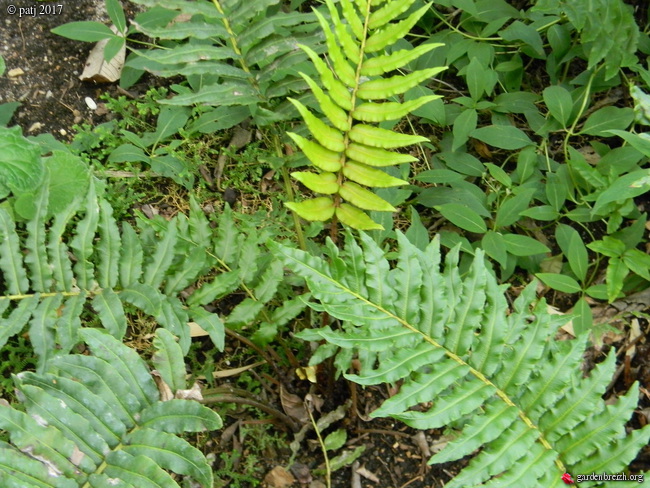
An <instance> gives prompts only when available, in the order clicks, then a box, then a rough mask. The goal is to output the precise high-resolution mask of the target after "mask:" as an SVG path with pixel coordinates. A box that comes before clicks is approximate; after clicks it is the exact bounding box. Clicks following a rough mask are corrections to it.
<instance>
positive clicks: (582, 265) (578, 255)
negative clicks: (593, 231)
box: [566, 232, 589, 282]
mask: <svg viewBox="0 0 650 488" xmlns="http://www.w3.org/2000/svg"><path fill="white" fill-rule="evenodd" d="M566 257H567V260H568V261H569V266H570V267H571V271H573V273H574V274H575V275H576V277H577V278H578V279H579V280H580V281H582V282H584V281H585V279H586V278H587V270H588V269H589V256H588V254H587V248H586V247H585V244H584V242H582V238H581V237H580V234H578V233H577V232H576V233H575V234H572V235H571V240H570V242H569V249H568V253H567V254H566Z"/></svg>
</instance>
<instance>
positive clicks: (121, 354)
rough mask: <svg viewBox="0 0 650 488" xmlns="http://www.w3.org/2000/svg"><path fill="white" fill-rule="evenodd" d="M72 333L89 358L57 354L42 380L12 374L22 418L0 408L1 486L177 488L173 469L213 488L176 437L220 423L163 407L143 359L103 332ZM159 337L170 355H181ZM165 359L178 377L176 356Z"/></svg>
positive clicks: (179, 405) (188, 405)
mask: <svg viewBox="0 0 650 488" xmlns="http://www.w3.org/2000/svg"><path fill="white" fill-rule="evenodd" d="M161 330H162V331H164V332H165V333H167V331H165V330H164V329H161ZM80 335H81V338H82V339H83V340H84V341H85V342H86V343H87V344H88V346H89V348H90V351H92V353H93V355H91V356H87V355H80V354H76V355H64V356H59V357H57V358H54V359H50V360H47V361H46V363H45V365H46V368H45V371H44V372H43V373H38V374H37V373H33V372H23V373H19V374H17V375H15V376H14V382H15V384H16V388H17V395H18V397H19V399H20V400H21V402H22V403H23V405H24V409H25V411H26V412H23V411H19V410H17V409H14V408H13V407H10V406H0V428H1V429H3V431H6V432H7V433H8V435H9V439H10V443H5V442H2V443H0V485H1V486H2V487H3V488H5V487H6V488H108V487H121V488H179V484H178V483H177V482H176V481H175V479H174V478H173V477H172V476H171V474H170V472H171V473H177V475H182V476H184V477H187V478H191V479H192V480H193V483H198V485H199V486H202V487H204V488H211V487H212V485H213V481H214V479H213V474H212V470H211V468H210V465H209V464H208V461H207V460H206V458H205V456H204V455H203V453H201V451H199V450H198V449H196V448H195V447H193V446H192V445H190V444H189V443H188V442H187V441H186V440H184V439H182V438H181V437H178V436H177V434H183V433H185V432H201V431H205V430H214V429H218V428H221V426H222V421H221V418H220V417H219V416H218V415H217V414H216V413H214V412H213V411H212V410H210V409H209V408H207V407H204V406H203V405H201V404H200V403H198V402H196V401H191V400H179V399H173V400H166V401H163V400H161V399H160V396H161V395H160V393H159V391H158V388H157V387H156V383H155V382H154V380H153V377H152V375H151V373H150V371H149V369H148V368H147V366H146V364H145V363H144V361H143V360H142V359H141V358H140V357H139V355H138V354H137V353H136V352H135V351H134V350H132V349H130V348H128V347H127V346H125V345H123V344H122V343H121V342H120V341H118V340H116V339H115V338H113V337H112V336H111V335H109V334H108V333H106V332H103V331H101V330H98V329H84V330H83V331H81V333H80ZM162 336H165V334H158V337H157V339H158V338H160V337H162ZM164 340H165V341H166V343H167V344H168V347H167V350H168V351H169V350H173V349H174V348H177V349H180V348H179V346H178V344H177V343H176V342H175V341H174V340H173V338H170V336H165V339H164ZM171 361H172V362H173V363H174V364H173V366H174V368H175V369H178V370H181V371H183V372H184V371H185V368H184V364H183V362H182V355H181V360H180V362H179V359H178V354H176V359H171ZM167 378H168V376H167V375H165V379H167ZM183 379H184V378H183ZM175 389H176V388H175Z"/></svg>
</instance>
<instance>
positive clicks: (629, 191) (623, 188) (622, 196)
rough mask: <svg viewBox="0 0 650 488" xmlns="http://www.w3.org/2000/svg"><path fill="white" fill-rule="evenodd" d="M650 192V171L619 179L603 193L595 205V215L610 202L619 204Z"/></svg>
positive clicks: (630, 174) (642, 171) (642, 170)
mask: <svg viewBox="0 0 650 488" xmlns="http://www.w3.org/2000/svg"><path fill="white" fill-rule="evenodd" d="M648 190H650V169H640V170H638V171H633V172H632V173H628V174H626V175H623V176H621V177H619V178H617V179H616V180H615V181H614V182H613V183H612V184H611V185H609V187H608V188H607V189H606V190H605V191H603V192H602V193H601V194H600V195H598V198H597V199H596V203H595V204H594V208H593V211H592V212H593V213H594V214H598V211H599V210H600V209H601V208H602V207H604V206H605V205H607V204H608V203H610V202H617V201H621V200H627V199H628V198H634V197H637V196H639V195H643V194H644V193H646V192H647V191H648Z"/></svg>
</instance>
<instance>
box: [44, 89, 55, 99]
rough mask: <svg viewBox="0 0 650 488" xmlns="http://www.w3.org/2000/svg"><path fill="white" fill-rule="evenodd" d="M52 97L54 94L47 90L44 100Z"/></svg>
mask: <svg viewBox="0 0 650 488" xmlns="http://www.w3.org/2000/svg"><path fill="white" fill-rule="evenodd" d="M53 96H54V93H52V90H48V91H47V93H46V94H45V98H52V97H53Z"/></svg>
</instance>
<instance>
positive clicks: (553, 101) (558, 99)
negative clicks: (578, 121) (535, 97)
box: [543, 85, 573, 127]
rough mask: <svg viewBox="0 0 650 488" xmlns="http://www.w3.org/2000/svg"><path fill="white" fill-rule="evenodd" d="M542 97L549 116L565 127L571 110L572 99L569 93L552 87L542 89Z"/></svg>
mask: <svg viewBox="0 0 650 488" xmlns="http://www.w3.org/2000/svg"><path fill="white" fill-rule="evenodd" d="M543 96H544V103H545V104H546V106H547V107H548V110H549V112H551V115H552V116H553V117H555V119H556V120H557V121H558V122H560V123H561V124H562V126H563V127H566V126H567V124H568V123H569V120H570V118H571V111H572V110H573V99H572V98H571V94H570V93H569V91H568V90H567V89H566V88H564V87H563V86H559V85H553V86H549V87H546V88H545V89H544V92H543Z"/></svg>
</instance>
